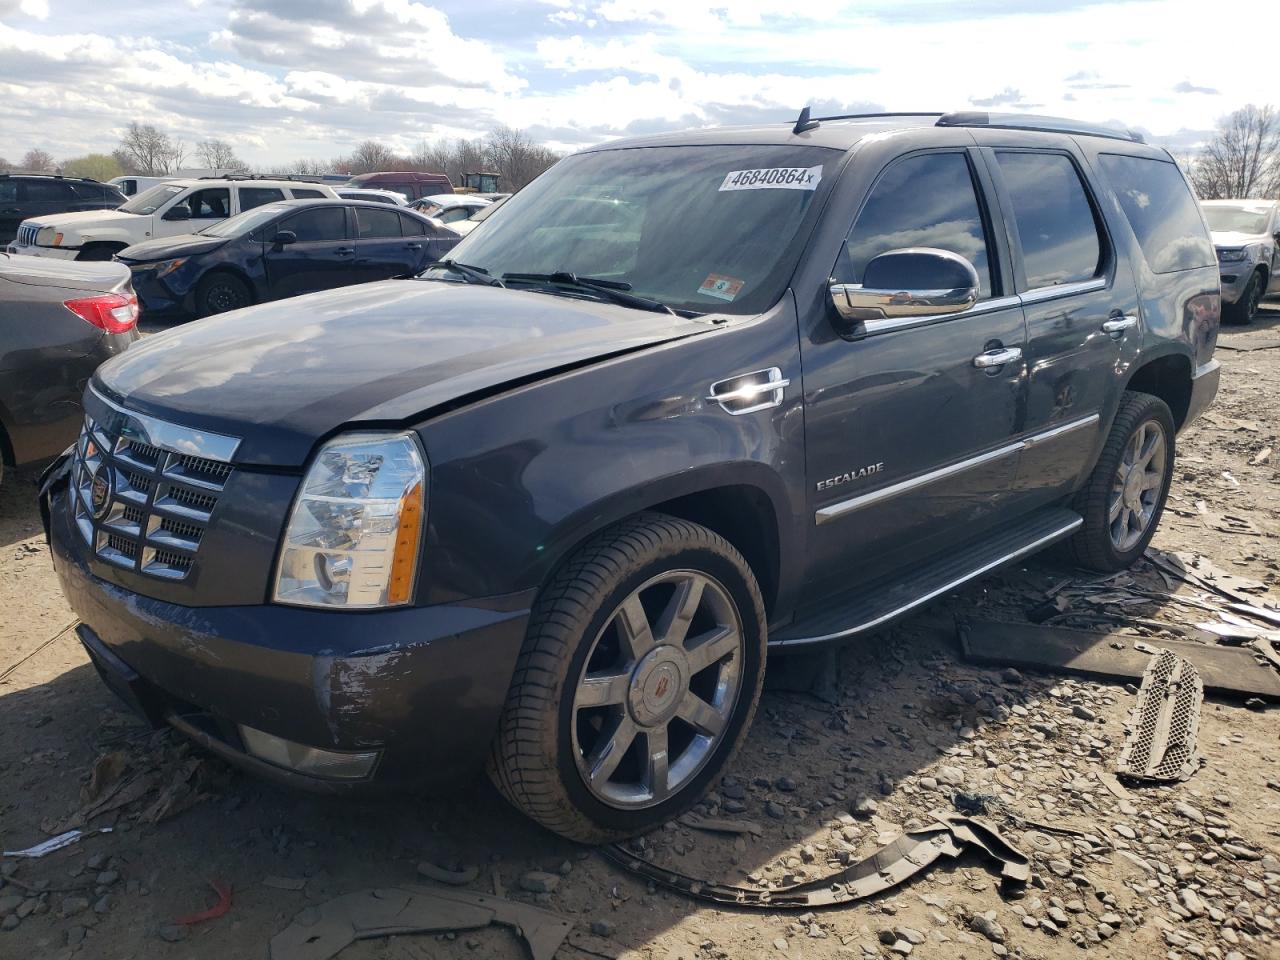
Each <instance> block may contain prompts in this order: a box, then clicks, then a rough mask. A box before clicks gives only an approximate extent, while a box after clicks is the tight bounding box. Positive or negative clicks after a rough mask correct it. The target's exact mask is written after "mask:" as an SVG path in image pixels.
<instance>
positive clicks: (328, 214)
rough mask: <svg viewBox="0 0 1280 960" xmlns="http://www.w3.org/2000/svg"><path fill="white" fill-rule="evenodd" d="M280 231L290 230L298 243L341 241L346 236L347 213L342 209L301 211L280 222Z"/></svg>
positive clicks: (327, 208)
mask: <svg viewBox="0 0 1280 960" xmlns="http://www.w3.org/2000/svg"><path fill="white" fill-rule="evenodd" d="M279 229H280V230H292V231H293V232H294V234H295V235H296V236H297V238H298V243H314V242H317V241H321V240H343V239H345V238H346V236H347V213H346V211H345V210H344V209H343V208H342V207H318V208H315V209H312V210H303V211H302V212H301V213H299V214H295V215H294V216H292V217H290V218H289V219H287V220H284V221H282V222H281V224H280V227H279Z"/></svg>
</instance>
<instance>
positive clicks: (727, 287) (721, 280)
mask: <svg viewBox="0 0 1280 960" xmlns="http://www.w3.org/2000/svg"><path fill="white" fill-rule="evenodd" d="M744 283H746V281H745V280H738V279H737V278H735V277H722V276H720V274H718V273H710V274H707V279H705V280H703V281H702V286H700V287H699V288H698V292H699V293H701V294H704V295H705V296H708V297H716V298H718V299H720V300H732V299H733V298H734V297H736V296H737V295H738V294H739V293H741V292H742V285H743V284H744Z"/></svg>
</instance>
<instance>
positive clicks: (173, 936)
mask: <svg viewBox="0 0 1280 960" xmlns="http://www.w3.org/2000/svg"><path fill="white" fill-rule="evenodd" d="M156 932H157V933H158V934H159V935H160V939H161V940H167V941H168V942H169V943H180V942H181V941H183V940H185V939H187V935H188V934H190V933H191V931H190V930H189V929H188V928H187V927H185V926H183V925H182V924H180V923H170V924H167V925H165V926H163V927H161V928H160V929H159V930H158V931H156Z"/></svg>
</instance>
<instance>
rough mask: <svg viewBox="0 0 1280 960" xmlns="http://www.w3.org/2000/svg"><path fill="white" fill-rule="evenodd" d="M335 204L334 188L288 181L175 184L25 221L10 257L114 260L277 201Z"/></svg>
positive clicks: (207, 181) (181, 181) (172, 181)
mask: <svg viewBox="0 0 1280 960" xmlns="http://www.w3.org/2000/svg"><path fill="white" fill-rule="evenodd" d="M322 197H328V198H331V199H337V194H335V193H334V192H333V188H332V187H329V186H325V185H324V184H320V183H304V182H299V181H289V180H253V179H248V178H230V177H229V178H226V179H212V180H171V181H169V182H167V183H162V184H159V185H157V186H154V187H152V188H151V189H150V190H146V191H144V192H142V193H140V194H138V195H137V196H136V197H133V198H131V199H130V200H129V202H128V203H126V204H124V206H122V207H118V208H117V209H115V210H86V211H83V212H80V213H59V214H55V215H53V216H47V217H36V218H33V219H31V220H24V221H22V223H21V224H19V226H18V235H17V239H16V240H15V241H14V242H13V243H12V244H11V245H10V246H9V252H10V253H23V254H30V255H32V256H37V257H57V258H59V259H62V260H110V259H111V258H112V257H113V256H115V255H116V254H117V253H119V252H120V251H121V250H123V249H124V248H125V247H128V246H132V245H133V244H135V243H141V242H142V241H143V240H150V239H153V238H155V237H170V236H176V235H178V234H183V233H195V232H196V231H197V230H200V229H203V228H204V227H207V226H211V225H212V224H215V223H217V222H218V221H219V220H225V219H226V218H227V217H230V216H233V215H235V214H237V213H243V212H244V211H245V210H252V209H253V208H254V207H260V206H262V205H263V204H264V203H271V202H273V201H275V200H304V199H308V198H311V199H318V198H322Z"/></svg>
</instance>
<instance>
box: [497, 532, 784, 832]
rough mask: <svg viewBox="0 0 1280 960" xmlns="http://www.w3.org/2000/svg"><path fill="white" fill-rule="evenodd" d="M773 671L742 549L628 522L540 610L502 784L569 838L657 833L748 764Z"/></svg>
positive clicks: (568, 569)
mask: <svg viewBox="0 0 1280 960" xmlns="http://www.w3.org/2000/svg"><path fill="white" fill-rule="evenodd" d="M764 658H765V618H764V604H763V602H762V600H761V598H760V590H759V587H758V586H757V585H756V581H755V577H754V576H753V575H752V573H751V570H750V568H749V567H748V566H747V564H746V561H745V560H743V558H742V556H741V555H740V554H739V553H738V552H737V550H735V549H734V548H733V547H732V546H731V545H730V544H729V543H728V542H727V541H726V540H724V538H722V537H720V536H719V535H717V534H715V533H713V532H712V531H710V530H708V529H706V528H705V527H701V526H698V525H697V524H694V523H689V522H687V521H684V520H678V519H675V518H672V517H666V516H659V515H656V514H653V515H646V516H642V517H638V518H636V519H634V520H630V521H627V522H625V523H623V524H620V525H618V526H617V527H614V528H612V529H611V530H609V531H606V532H605V533H603V534H601V535H600V536H598V537H596V538H595V539H594V540H592V541H591V542H589V543H588V544H586V545H585V546H583V547H582V548H581V549H580V550H579V551H578V552H577V553H576V554H574V556H573V557H572V558H571V559H570V560H569V561H568V562H567V563H566V564H565V566H564V568H563V569H562V570H561V571H560V573H559V574H557V575H556V577H555V578H554V579H553V580H552V581H551V582H550V583H549V584H548V585H547V586H546V588H545V589H544V590H543V592H542V595H541V596H540V597H539V600H538V602H537V604H536V606H535V609H534V612H533V615H532V617H531V620H530V624H529V632H528V635H527V637H526V640H525V645H524V649H523V650H522V651H521V654H520V659H519V662H518V663H517V666H516V672H515V676H514V678H513V680H512V684H511V690H510V693H509V694H508V697H507V703H506V706H505V707H504V709H503V714H502V719H501V722H500V725H499V730H498V734H497V737H496V738H495V740H494V744H493V749H492V751H491V754H490V760H489V772H490V776H491V778H492V779H493V781H494V783H495V784H496V785H497V787H498V789H499V790H501V791H502V793H503V794H504V795H505V796H506V797H507V799H508V800H510V801H511V802H512V803H513V804H514V805H515V806H516V807H518V808H519V809H520V810H521V811H523V812H524V813H525V814H527V815H528V816H530V817H532V818H533V819H534V820H536V821H538V822H539V823H541V824H542V825H543V826H545V827H547V828H548V829H550V830H553V831H555V832H556V833H558V834H560V835H562V836H565V837H568V838H570V839H572V840H579V841H582V842H587V843H600V842H605V841H610V840H617V839H620V838H623V837H627V836H632V835H634V834H637V833H642V832H644V831H646V830H650V829H652V828H653V827H655V826H657V825H658V824H661V823H663V822H665V821H667V820H670V819H671V818H673V817H676V816H678V815H680V814H681V813H683V812H684V811H685V810H687V809H689V807H691V806H693V805H694V804H695V803H697V802H698V800H699V799H700V798H701V797H702V796H703V794H705V793H706V791H707V790H708V789H709V787H710V786H711V784H712V783H713V782H714V781H715V780H716V778H717V777H718V776H719V774H720V772H721V771H722V770H723V768H724V766H725V765H726V764H727V763H728V762H729V760H730V758H732V756H733V755H734V753H735V752H736V751H737V749H738V747H739V745H740V744H741V742H742V739H743V737H744V736H745V735H746V731H747V728H748V726H749V724H750V722H751V718H752V716H753V715H754V713H755V708H756V703H757V702H758V700H759V697H760V687H761V682H762V680H763V678H764Z"/></svg>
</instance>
